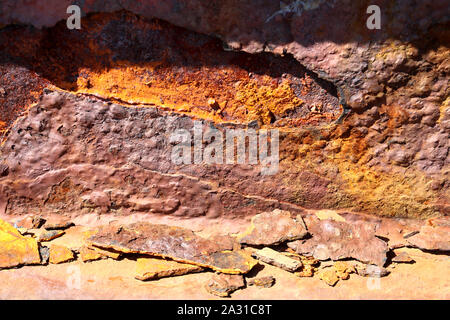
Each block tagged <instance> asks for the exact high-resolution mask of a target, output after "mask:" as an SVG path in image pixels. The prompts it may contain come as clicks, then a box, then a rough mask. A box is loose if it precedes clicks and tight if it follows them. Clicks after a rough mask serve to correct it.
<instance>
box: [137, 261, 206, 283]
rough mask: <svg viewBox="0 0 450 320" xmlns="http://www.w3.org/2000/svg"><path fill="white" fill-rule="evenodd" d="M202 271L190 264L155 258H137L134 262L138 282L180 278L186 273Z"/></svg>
mask: <svg viewBox="0 0 450 320" xmlns="http://www.w3.org/2000/svg"><path fill="white" fill-rule="evenodd" d="M203 270H204V269H203V268H202V267H199V266H195V265H192V264H186V263H180V262H176V261H172V260H165V259H157V258H139V259H137V262H136V276H135V278H136V279H138V280H142V281H144V280H156V279H161V278H166V277H174V276H181V275H185V274H188V273H194V272H201V271H203Z"/></svg>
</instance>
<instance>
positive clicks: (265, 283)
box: [247, 276, 275, 288]
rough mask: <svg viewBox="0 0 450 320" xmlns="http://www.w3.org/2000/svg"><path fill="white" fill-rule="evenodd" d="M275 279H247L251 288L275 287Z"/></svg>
mask: <svg viewBox="0 0 450 320" xmlns="http://www.w3.org/2000/svg"><path fill="white" fill-rule="evenodd" d="M274 283H275V278H274V277H273V276H266V277H256V278H251V279H247V285H249V286H257V287H262V288H270V287H272V286H273V285H274Z"/></svg>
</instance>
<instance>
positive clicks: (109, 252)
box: [89, 246, 122, 260]
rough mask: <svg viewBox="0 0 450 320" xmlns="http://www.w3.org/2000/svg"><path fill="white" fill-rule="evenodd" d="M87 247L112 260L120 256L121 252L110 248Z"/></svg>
mask: <svg viewBox="0 0 450 320" xmlns="http://www.w3.org/2000/svg"><path fill="white" fill-rule="evenodd" d="M89 249H91V250H94V251H95V252H97V253H98V254H100V255H102V256H103V257H105V258H111V259H113V260H118V259H120V257H121V256H122V253H120V252H117V251H115V250H112V249H102V248H98V247H94V246H93V247H89Z"/></svg>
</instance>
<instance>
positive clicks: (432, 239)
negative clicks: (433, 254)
mask: <svg viewBox="0 0 450 320" xmlns="http://www.w3.org/2000/svg"><path fill="white" fill-rule="evenodd" d="M406 241H407V242H408V243H409V244H410V245H412V246H414V247H417V248H419V249H422V250H436V251H450V227H449V226H436V227H432V226H423V227H422V228H420V231H419V233H417V234H415V235H413V236H411V237H408V238H407V240H406Z"/></svg>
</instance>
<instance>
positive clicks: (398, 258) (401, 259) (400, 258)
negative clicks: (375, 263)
mask: <svg viewBox="0 0 450 320" xmlns="http://www.w3.org/2000/svg"><path fill="white" fill-rule="evenodd" d="M391 261H392V262H396V263H414V262H415V261H414V259H413V258H411V257H410V256H409V255H408V254H407V253H405V252H400V253H399V254H396V255H395V257H393V258H392V260H391Z"/></svg>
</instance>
